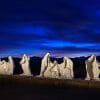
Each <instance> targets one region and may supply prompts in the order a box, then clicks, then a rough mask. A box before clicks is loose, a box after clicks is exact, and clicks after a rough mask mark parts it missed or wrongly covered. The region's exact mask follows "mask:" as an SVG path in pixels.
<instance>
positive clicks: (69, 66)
mask: <svg viewBox="0 0 100 100" xmlns="http://www.w3.org/2000/svg"><path fill="white" fill-rule="evenodd" d="M59 70H60V78H64V79H72V78H73V62H72V61H71V59H69V58H68V57H64V58H63V63H61V64H59Z"/></svg>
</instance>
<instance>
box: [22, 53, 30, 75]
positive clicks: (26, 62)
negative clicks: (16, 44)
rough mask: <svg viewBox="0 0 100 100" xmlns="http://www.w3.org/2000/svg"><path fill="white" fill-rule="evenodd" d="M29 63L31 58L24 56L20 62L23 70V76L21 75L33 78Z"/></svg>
mask: <svg viewBox="0 0 100 100" xmlns="http://www.w3.org/2000/svg"><path fill="white" fill-rule="evenodd" d="M29 61H30V58H29V57H28V56H26V55H25V54H24V55H23V57H22V59H21V61H20V65H21V67H22V70H23V74H21V75H26V76H31V71H30V68H29Z"/></svg>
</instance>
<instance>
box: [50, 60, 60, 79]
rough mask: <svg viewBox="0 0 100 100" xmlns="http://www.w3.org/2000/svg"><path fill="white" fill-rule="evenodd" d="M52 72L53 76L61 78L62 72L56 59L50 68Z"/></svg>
mask: <svg viewBox="0 0 100 100" xmlns="http://www.w3.org/2000/svg"><path fill="white" fill-rule="evenodd" d="M50 73H51V78H59V77H60V76H59V75H60V72H59V67H58V63H57V61H56V60H55V61H54V63H53V64H52V66H51V68H50Z"/></svg>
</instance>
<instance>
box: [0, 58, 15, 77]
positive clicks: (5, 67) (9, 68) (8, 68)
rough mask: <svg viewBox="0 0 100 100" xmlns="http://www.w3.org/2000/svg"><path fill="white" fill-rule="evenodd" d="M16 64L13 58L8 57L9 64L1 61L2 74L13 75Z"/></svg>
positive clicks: (0, 72)
mask: <svg viewBox="0 0 100 100" xmlns="http://www.w3.org/2000/svg"><path fill="white" fill-rule="evenodd" d="M14 67H15V66H14V62H13V59H12V57H11V56H9V57H8V62H6V61H5V60H3V61H0V74H4V75H13V70H14Z"/></svg>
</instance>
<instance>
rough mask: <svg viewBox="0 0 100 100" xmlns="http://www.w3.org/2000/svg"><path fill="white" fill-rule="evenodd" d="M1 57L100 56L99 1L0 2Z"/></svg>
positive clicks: (4, 0) (30, 0)
mask: <svg viewBox="0 0 100 100" xmlns="http://www.w3.org/2000/svg"><path fill="white" fill-rule="evenodd" d="M0 35H1V36H0V45H1V46H0V56H2V57H3V56H9V55H12V56H19V55H22V54H24V53H26V54H28V55H35V56H42V55H44V54H45V53H47V52H50V53H51V54H52V56H58V57H62V56H65V55H66V56H70V57H76V56H88V55H90V54H96V55H99V53H100V1H99V0H9V1H8V0H2V1H0Z"/></svg>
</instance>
